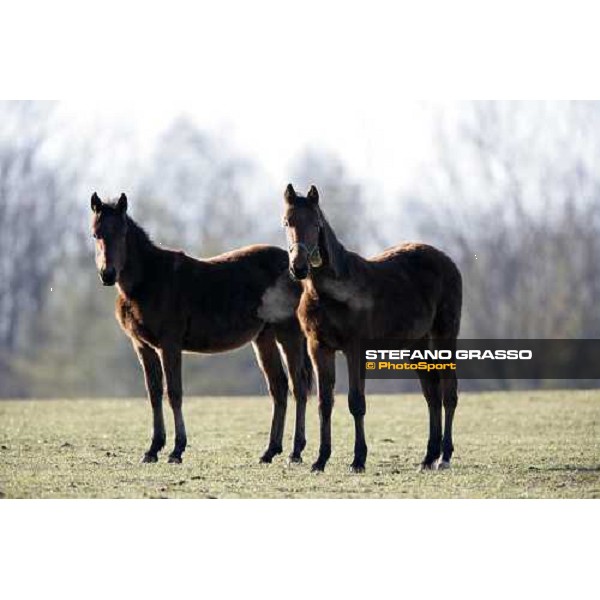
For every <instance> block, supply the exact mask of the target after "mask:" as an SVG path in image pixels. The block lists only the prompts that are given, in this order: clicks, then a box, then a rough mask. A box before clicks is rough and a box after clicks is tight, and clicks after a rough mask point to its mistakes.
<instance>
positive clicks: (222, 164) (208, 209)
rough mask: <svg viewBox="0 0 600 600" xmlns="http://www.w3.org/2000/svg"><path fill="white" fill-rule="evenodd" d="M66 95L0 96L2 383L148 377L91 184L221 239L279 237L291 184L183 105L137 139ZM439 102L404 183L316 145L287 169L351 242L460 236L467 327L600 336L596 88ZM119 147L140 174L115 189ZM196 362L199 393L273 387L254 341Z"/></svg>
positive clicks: (123, 388) (186, 241) (99, 384)
mask: <svg viewBox="0 0 600 600" xmlns="http://www.w3.org/2000/svg"><path fill="white" fill-rule="evenodd" d="M58 106H59V105H57V104H56V103H48V102H3V103H0V397H92V396H130V395H136V396H138V395H142V394H143V393H144V388H143V381H142V377H141V373H140V368H139V365H138V363H137V361H136V359H135V356H134V353H133V351H132V349H131V347H130V344H129V342H128V340H127V339H126V338H125V336H124V335H123V334H122V333H121V331H120V329H119V327H118V325H117V323H116V321H115V320H114V316H113V307H114V297H115V290H114V289H113V288H104V287H102V286H101V284H100V282H99V280H98V277H97V274H96V270H95V266H94V256H93V244H92V240H91V238H90V234H89V198H90V195H91V193H92V192H93V191H94V190H96V191H97V192H98V193H99V194H100V196H101V197H103V198H106V197H107V196H117V195H118V194H119V193H120V192H121V191H125V192H126V193H127V194H128V197H129V200H130V213H131V215H132V216H133V217H134V218H135V219H136V220H138V221H139V222H140V224H142V225H143V227H144V228H145V229H146V230H147V231H148V232H149V233H150V235H151V236H152V238H153V239H154V240H155V241H156V242H159V243H162V244H164V245H165V246H171V247H177V248H182V249H184V250H185V251H186V252H188V253H190V254H193V255H196V256H211V255H214V254H217V253H219V252H221V251H224V250H228V249H231V248H234V247H238V246H241V245H244V244H247V243H254V242H270V243H275V244H278V245H281V246H283V245H284V234H283V231H282V229H281V217H280V214H281V202H282V200H281V197H282V192H283V187H282V185H280V182H273V181H269V180H268V177H267V176H266V175H265V173H264V170H263V169H262V166H261V162H260V157H256V156H246V155H243V154H240V153H239V152H237V151H236V150H234V149H233V147H232V146H231V145H230V144H229V143H228V139H227V136H226V135H225V136H224V135H215V134H214V133H211V132H208V131H204V130H203V129H201V128H199V126H198V125H197V124H196V123H195V122H194V120H193V119H191V118H189V117H186V116H184V115H181V116H177V115H174V117H173V120H172V122H171V123H170V125H169V126H168V127H166V129H165V130H164V132H163V133H162V135H161V136H160V137H159V138H158V140H157V141H156V143H155V144H154V145H153V147H152V148H150V149H146V151H144V152H138V151H137V149H136V148H135V147H134V145H132V144H130V143H129V139H128V133H127V131H126V130H123V129H122V128H119V127H115V128H114V129H110V128H108V129H107V128H106V127H103V128H101V129H99V130H98V131H97V132H96V134H95V135H94V136H87V137H86V138H85V139H83V140H82V138H81V137H77V136H73V134H72V132H71V131H70V130H69V128H68V127H65V123H64V115H63V117H61V118H58V117H57V113H58V111H57V107H58ZM434 119H435V128H434V134H433V139H432V147H433V148H434V149H435V152H433V153H432V155H431V157H430V160H428V161H426V162H425V163H424V164H422V165H421V166H420V168H419V169H418V171H417V172H415V173H414V176H413V178H412V184H411V185H410V186H409V188H407V189H405V190H403V191H402V193H399V194H397V195H395V196H390V195H387V196H386V197H382V196H381V193H380V192H381V189H380V188H379V187H378V186H376V185H375V186H373V185H372V182H369V181H366V180H364V178H361V177H359V176H358V175H357V174H355V173H353V172H352V170H351V169H350V168H349V167H348V165H347V164H345V163H344V161H343V160H342V159H341V158H340V156H338V155H337V154H336V153H335V152H332V151H331V150H329V149H324V148H319V147H312V146H311V147H306V148H305V149H304V150H303V151H301V152H300V153H299V154H298V156H297V157H296V159H295V160H294V161H293V162H292V164H291V165H290V168H289V180H290V181H292V182H294V185H295V186H296V188H297V189H303V188H305V187H307V186H308V185H309V184H310V183H315V184H316V185H317V186H318V187H319V189H320V192H321V198H322V203H323V208H324V210H325V212H326V214H327V215H328V218H329V220H330V222H331V223H332V225H333V227H334V229H335V231H336V232H337V233H338V235H339V237H340V239H341V240H342V241H343V242H344V243H345V244H346V246H347V247H348V248H350V249H353V250H358V251H360V252H362V253H364V254H366V255H368V254H372V253H375V252H377V251H379V250H382V249H384V248H385V247H386V246H389V245H393V244H396V243H398V242H401V241H406V240H421V241H425V242H427V243H431V244H434V245H437V246H439V247H440V248H442V249H444V250H445V251H446V252H448V253H449V254H450V255H451V256H452V257H453V258H454V259H455V260H456V262H457V263H458V265H459V267H460V269H461V270H462V273H463V277H464V295H465V299H464V310H463V325H462V331H461V335H462V337H465V338H468V337H475V338H599V337H600V309H599V307H600V261H599V258H600V170H599V169H598V168H597V162H598V159H599V158H600V103H597V102H552V103H532V102H501V103H497V102H464V103H460V104H459V105H454V106H453V107H451V108H448V109H447V110H439V111H438V112H437V113H436V114H435V115H434ZM115 164H118V165H119V168H120V169H122V171H123V172H124V173H126V174H127V177H126V181H127V182H128V185H127V189H114V190H112V189H106V187H107V185H106V181H107V173H109V171H110V169H112V168H114V165H115ZM403 168H406V167H405V166H403V165H401V164H399V165H398V169H403ZM185 371H186V372H185V379H184V385H185V389H186V392H187V393H188V394H217V395H220V394H223V395H235V394H250V393H263V392H264V384H263V382H262V376H261V375H260V373H259V371H258V369H257V368H256V366H255V361H254V356H253V353H252V350H251V349H250V348H249V347H247V348H244V349H241V350H239V351H237V352H232V353H229V354H225V355H219V356H207V357H197V356H188V357H187V358H186V360H185ZM338 380H339V381H340V384H341V385H340V389H343V383H344V375H343V370H341V371H340V373H339V376H338ZM392 384H393V386H392ZM411 384H412V382H408V385H411ZM513 384H514V382H495V384H490V385H492V387H493V386H496V387H510V386H512V385H513ZM572 384H573V385H577V382H572ZM401 385H407V383H406V382H391V383H390V382H378V386H376V385H375V382H371V384H370V385H369V389H371V390H374V391H383V390H388V389H398V388H399V387H400V386H401ZM467 385H469V384H467ZM471 385H475V384H471ZM415 389H416V384H415Z"/></svg>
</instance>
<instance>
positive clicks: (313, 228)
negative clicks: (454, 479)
mask: <svg viewBox="0 0 600 600" xmlns="http://www.w3.org/2000/svg"><path fill="white" fill-rule="evenodd" d="M284 197H285V214H284V220H283V224H284V226H285V228H286V230H287V236H288V252H289V264H290V271H291V273H292V275H293V276H294V277H295V278H296V279H298V280H302V285H303V288H304V289H303V293H302V298H301V300H300V306H299V308H298V316H299V318H300V324H301V325H302V329H303V330H304V333H305V334H306V336H307V338H308V348H309V353H310V356H311V360H312V362H313V366H314V368H315V371H316V375H317V385H318V395H319V417H320V424H321V443H320V447H319V456H318V458H317V461H316V462H315V463H314V465H313V470H314V471H322V470H323V469H324V468H325V465H326V463H327V461H328V460H329V457H330V455H331V412H332V409H333V389H334V385H335V352H336V350H341V351H342V352H343V353H344V355H345V357H346V360H347V363H348V378H349V393H348V405H349V409H350V413H351V414H352V416H353V417H354V425H355V444H354V461H353V462H352V465H351V466H350V468H351V470H352V471H355V472H361V471H364V468H365V461H366V458H367V444H366V441H365V430H364V416H365V412H366V403H365V381H364V378H363V377H362V376H361V364H360V358H361V357H360V342H361V340H375V339H384V338H388V339H397V340H429V341H428V343H430V344H432V345H433V346H434V347H435V345H436V342H437V343H438V344H441V342H442V341H443V347H444V348H445V349H452V348H453V347H455V345H456V338H457V336H458V331H459V327H460V314H461V304H462V283H461V275H460V272H459V270H458V268H457V267H456V265H455V264H454V263H453V262H452V260H451V259H450V258H449V257H448V256H446V255H445V254H444V253H442V252H440V251H439V250H437V249H435V248H433V247H431V246H427V245H425V244H403V245H400V246H395V247H394V248H390V249H388V250H386V251H385V252H383V253H382V254H379V255H377V256H375V257H373V258H371V259H369V260H367V259H364V258H362V257H361V256H359V255H358V254H355V253H354V252H349V251H348V250H346V249H345V248H344V247H343V246H342V244H341V243H340V242H339V240H338V239H337V238H336V236H335V234H334V232H333V230H332V228H331V226H330V225H329V223H328V222H327V219H326V218H325V215H324V214H323V211H322V210H321V208H320V207H319V193H318V191H317V189H316V188H315V187H314V186H311V188H310V191H309V192H308V194H307V196H306V197H303V196H299V195H297V194H296V192H295V191H294V188H293V187H292V185H291V184H290V185H288V187H287V189H286V191H285V196H284ZM421 387H422V389H423V394H424V396H425V399H426V400H427V405H428V407H429V442H428V444H427V453H426V455H425V458H424V460H423V462H422V467H423V468H425V469H435V468H436V467H438V466H439V467H440V468H447V467H449V466H450V457H451V456H452V451H453V446H452V420H453V417H454V411H455V408H456V404H457V401H458V394H457V381H456V376H455V375H454V376H453V377H451V378H449V379H440V377H439V375H435V374H429V375H424V376H421ZM442 404H443V406H444V410H445V426H444V431H443V436H442ZM440 455H442V461H441V462H440V463H439V465H438V461H439V458H440Z"/></svg>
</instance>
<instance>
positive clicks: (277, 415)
mask: <svg viewBox="0 0 600 600" xmlns="http://www.w3.org/2000/svg"><path fill="white" fill-rule="evenodd" d="M252 346H253V348H254V352H255V354H256V359H257V361H258V364H259V366H260V368H261V370H262V372H263V374H264V376H265V380H266V382H267V387H268V389H269V394H270V396H271V399H272V400H273V414H272V419H271V433H270V436H269V444H268V446H267V449H266V450H265V451H264V453H263V455H262V456H261V457H260V462H261V463H270V462H272V460H273V457H274V456H277V455H278V454H281V453H282V452H283V431H284V427H285V413H286V409H287V395H288V380H287V377H286V374H285V371H284V368H283V364H282V362H281V356H280V354H279V350H278V349H277V344H276V342H275V333H274V331H273V330H272V329H271V328H266V329H264V330H263V331H262V332H261V333H260V334H259V335H258V337H257V338H256V340H254V342H253V343H252Z"/></svg>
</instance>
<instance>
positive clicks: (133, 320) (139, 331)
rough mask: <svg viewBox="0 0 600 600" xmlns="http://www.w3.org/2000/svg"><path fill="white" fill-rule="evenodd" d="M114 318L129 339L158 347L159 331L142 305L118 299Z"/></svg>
mask: <svg viewBox="0 0 600 600" xmlns="http://www.w3.org/2000/svg"><path fill="white" fill-rule="evenodd" d="M116 316H117V320H118V321H119V324H120V325H121V328H122V329H123V331H125V333H126V334H127V335H128V336H129V337H131V338H132V339H134V340H138V341H142V342H145V343H147V344H149V345H151V346H157V345H159V331H158V330H157V327H156V324H154V323H153V322H152V319H151V316H150V314H148V311H147V310H144V306H143V305H142V304H139V303H137V302H134V301H131V300H127V299H125V298H122V297H119V298H118V299H117V307H116Z"/></svg>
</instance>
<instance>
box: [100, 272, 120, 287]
mask: <svg viewBox="0 0 600 600" xmlns="http://www.w3.org/2000/svg"><path fill="white" fill-rule="evenodd" d="M116 279H117V273H116V271H115V270H114V269H103V270H102V271H100V280H101V281H102V283H103V285H114V284H115V281H116Z"/></svg>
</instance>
